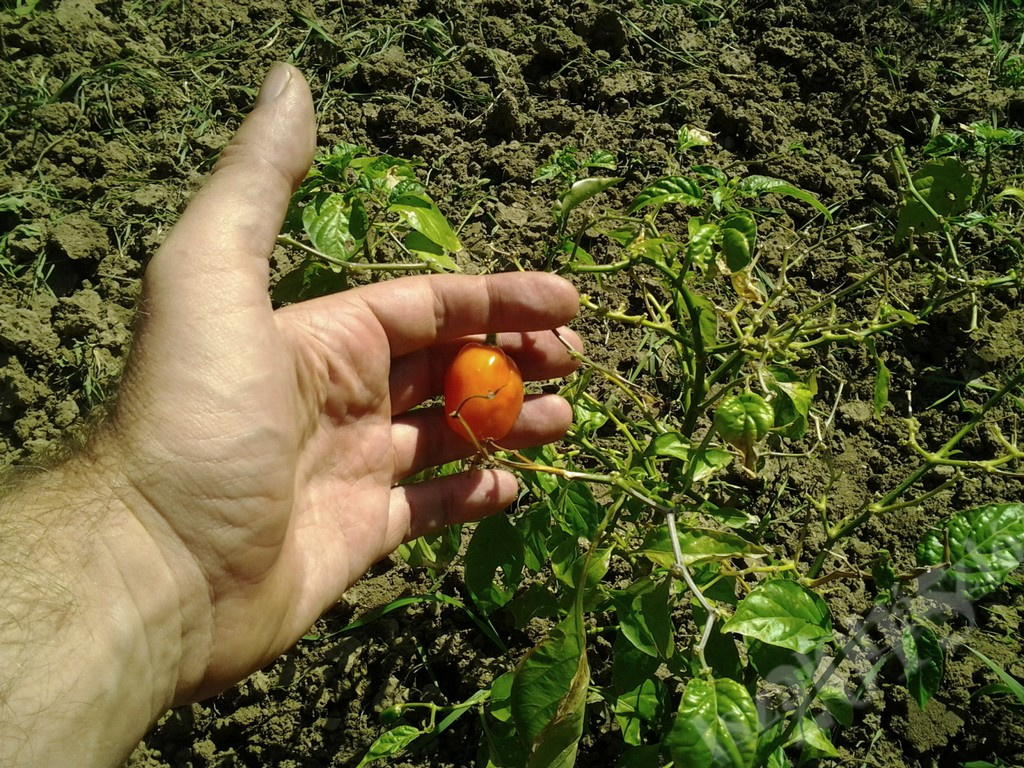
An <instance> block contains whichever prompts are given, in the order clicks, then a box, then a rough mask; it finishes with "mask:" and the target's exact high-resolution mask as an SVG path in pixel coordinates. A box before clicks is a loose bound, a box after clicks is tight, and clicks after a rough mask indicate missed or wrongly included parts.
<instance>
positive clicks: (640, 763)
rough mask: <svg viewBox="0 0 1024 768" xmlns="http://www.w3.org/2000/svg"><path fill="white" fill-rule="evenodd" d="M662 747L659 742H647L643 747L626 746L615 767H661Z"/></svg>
mask: <svg viewBox="0 0 1024 768" xmlns="http://www.w3.org/2000/svg"><path fill="white" fill-rule="evenodd" d="M660 766H661V747H660V746H659V745H658V744H647V745H644V746H642V747H632V746H630V747H626V748H625V749H624V750H623V751H622V755H621V756H620V757H619V760H618V762H617V763H615V768H660Z"/></svg>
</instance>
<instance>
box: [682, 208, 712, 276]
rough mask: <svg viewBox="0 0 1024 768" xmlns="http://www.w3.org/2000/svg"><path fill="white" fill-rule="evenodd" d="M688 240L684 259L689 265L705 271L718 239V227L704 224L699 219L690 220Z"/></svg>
mask: <svg viewBox="0 0 1024 768" xmlns="http://www.w3.org/2000/svg"><path fill="white" fill-rule="evenodd" d="M689 234H690V239H689V242H688V243H687V245H686V257H687V258H688V259H689V260H690V263H691V264H696V265H697V266H699V267H700V268H701V269H707V267H708V266H710V264H711V260H712V258H713V254H714V244H715V241H716V240H717V239H718V225H717V224H705V223H703V222H702V221H701V220H700V219H697V218H692V219H690V224H689Z"/></svg>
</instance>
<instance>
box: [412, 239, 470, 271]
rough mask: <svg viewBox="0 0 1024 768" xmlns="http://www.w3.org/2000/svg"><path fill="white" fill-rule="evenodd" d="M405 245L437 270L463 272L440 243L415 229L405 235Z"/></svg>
mask: <svg viewBox="0 0 1024 768" xmlns="http://www.w3.org/2000/svg"><path fill="white" fill-rule="evenodd" d="M403 245H404V246H405V247H406V248H408V249H409V250H410V251H411V252H412V253H414V254H415V255H417V256H419V257H420V258H421V259H423V260H424V261H426V262H428V263H429V264H431V265H432V266H433V267H434V269H435V271H437V272H461V271H462V269H461V268H460V267H459V265H458V264H456V263H455V261H454V260H453V259H452V257H451V256H449V255H448V252H447V251H445V249H444V248H442V247H441V246H440V245H438V244H437V243H435V242H434V241H433V240H431V239H429V238H428V237H427V236H426V235H424V234H422V233H420V232H417V231H416V230H415V229H414V230H412V231H410V232H409V234H407V235H406V236H405V241H404V242H403Z"/></svg>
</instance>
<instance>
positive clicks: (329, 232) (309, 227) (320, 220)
mask: <svg viewBox="0 0 1024 768" xmlns="http://www.w3.org/2000/svg"><path fill="white" fill-rule="evenodd" d="M302 226H303V227H304V228H305V230H306V234H307V235H309V239H310V242H312V243H313V247H314V248H316V249H317V250H318V251H320V252H322V253H326V254H327V255H328V256H330V257H332V258H335V259H339V260H340V261H348V260H349V259H350V258H351V257H352V254H353V253H355V251H356V249H357V248H358V246H359V243H358V241H357V239H356V238H355V236H354V235H353V234H352V232H351V230H350V228H349V205H348V201H347V200H345V196H344V195H340V194H335V193H331V194H319V195H317V196H316V197H315V198H314V199H313V201H312V202H310V203H308V204H307V205H306V207H305V208H303V209H302Z"/></svg>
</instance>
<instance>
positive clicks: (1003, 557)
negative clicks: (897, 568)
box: [917, 503, 1024, 600]
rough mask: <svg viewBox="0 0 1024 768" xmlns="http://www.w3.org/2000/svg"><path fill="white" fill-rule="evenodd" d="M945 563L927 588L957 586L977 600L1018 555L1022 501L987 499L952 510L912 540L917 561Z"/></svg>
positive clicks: (1021, 556)
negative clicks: (917, 539)
mask: <svg viewBox="0 0 1024 768" xmlns="http://www.w3.org/2000/svg"><path fill="white" fill-rule="evenodd" d="M947 547H948V553H949V563H948V568H947V569H946V571H945V573H943V574H942V576H941V578H940V579H939V580H938V582H937V583H936V584H935V585H932V586H930V587H928V590H929V591H931V590H944V591H948V592H963V594H964V595H965V596H966V597H967V599H969V600H977V599H978V598H980V597H983V596H985V595H987V594H988V593H989V592H992V591H993V590H995V589H997V588H999V586H1001V585H1002V583H1003V582H1004V581H1005V580H1006V578H1007V577H1008V576H1009V575H1010V574H1011V573H1012V572H1013V571H1014V570H1016V569H1017V568H1018V567H1019V566H1020V564H1021V562H1022V560H1024V504H1014V503H1008V504H987V505H985V506H983V507H977V508H975V509H969V510H967V511H964V512H958V513H956V514H955V515H953V516H952V517H950V518H949V519H948V520H946V521H945V522H943V523H940V524H939V525H937V526H935V527H933V528H931V529H930V530H929V531H927V532H926V533H925V535H924V536H923V537H921V541H920V542H918V545H917V564H918V565H920V566H925V567H928V566H936V565H942V564H944V563H945V560H946V553H947Z"/></svg>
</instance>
